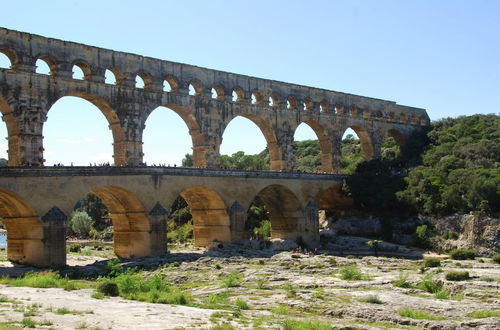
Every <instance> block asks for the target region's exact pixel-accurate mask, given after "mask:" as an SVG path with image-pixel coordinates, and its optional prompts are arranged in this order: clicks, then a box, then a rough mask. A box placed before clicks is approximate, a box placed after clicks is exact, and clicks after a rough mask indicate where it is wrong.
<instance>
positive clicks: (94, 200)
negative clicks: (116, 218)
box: [75, 193, 110, 231]
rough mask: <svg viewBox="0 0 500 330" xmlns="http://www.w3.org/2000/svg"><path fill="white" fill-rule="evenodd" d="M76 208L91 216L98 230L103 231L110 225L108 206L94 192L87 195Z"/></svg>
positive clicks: (94, 226) (93, 224)
mask: <svg viewBox="0 0 500 330" xmlns="http://www.w3.org/2000/svg"><path fill="white" fill-rule="evenodd" d="M75 210H76V211H83V212H85V213H86V214H87V215H88V216H90V218H91V219H92V226H93V228H94V229H96V230H98V231H102V230H104V229H105V228H107V227H109V225H110V219H109V211H108V208H107V207H106V205H104V203H103V202H102V200H101V199H100V198H99V197H98V196H96V195H94V194H92V193H88V194H87V195H85V197H83V199H81V200H80V201H79V202H78V203H77V205H76V206H75Z"/></svg>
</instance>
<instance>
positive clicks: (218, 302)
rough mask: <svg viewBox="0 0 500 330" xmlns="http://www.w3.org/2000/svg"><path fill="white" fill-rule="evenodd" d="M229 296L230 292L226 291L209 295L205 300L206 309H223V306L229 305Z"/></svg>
mask: <svg viewBox="0 0 500 330" xmlns="http://www.w3.org/2000/svg"><path fill="white" fill-rule="evenodd" d="M229 295H230V292H229V291H227V290H226V291H222V292H219V293H214V294H211V295H209V296H208V297H207V299H206V303H207V305H208V308H211V309H220V308H223V307H225V306H224V305H227V304H229Z"/></svg>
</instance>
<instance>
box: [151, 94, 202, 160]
mask: <svg viewBox="0 0 500 330" xmlns="http://www.w3.org/2000/svg"><path fill="white" fill-rule="evenodd" d="M159 107H165V108H167V109H169V110H172V111H174V112H175V113H176V114H177V115H179V117H181V119H182V120H183V121H184V123H185V124H186V126H187V127H188V129H189V135H190V136H191V140H192V149H193V167H204V168H205V167H207V145H206V141H205V138H204V137H203V134H202V131H201V127H200V124H199V123H198V121H197V120H196V117H195V116H194V115H193V113H192V112H191V111H190V110H189V109H188V108H186V107H183V106H181V105H178V104H173V103H166V104H161V105H159V106H157V107H155V108H154V109H152V110H151V111H149V112H147V113H145V115H144V116H143V117H142V126H143V127H144V128H146V127H145V126H146V121H147V119H148V117H149V116H150V115H151V113H153V111H156V110H157V109H158V108H159Z"/></svg>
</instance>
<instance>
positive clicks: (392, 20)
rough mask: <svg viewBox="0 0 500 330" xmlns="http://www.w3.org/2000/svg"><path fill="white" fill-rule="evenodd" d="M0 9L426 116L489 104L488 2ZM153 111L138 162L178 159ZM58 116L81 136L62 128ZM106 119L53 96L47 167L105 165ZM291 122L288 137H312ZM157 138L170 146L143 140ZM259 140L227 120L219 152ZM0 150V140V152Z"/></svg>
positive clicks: (82, 4)
mask: <svg viewBox="0 0 500 330" xmlns="http://www.w3.org/2000/svg"><path fill="white" fill-rule="evenodd" d="M0 8H1V13H2V14H1V21H0V26H2V27H6V28H9V29H15V30H20V31H25V32H31V33H35V34H40V35H43V36H47V37H53V38H59V39H64V40H70V41H75V42H81V43H85V44H89V45H95V46H99V47H105V48H110V49H114V50H120V51H126V52H132V53H137V54H141V55H147V56H152V57H156V58H160V59H166V60H171V61H176V62H183V63H189V64H194V65H198V66H204V67H208V68H213V69H219V70H224V71H230V72H235V73H241V74H247V75H252V76H257V77H262V78H269V79H276V80H281V81H286V82H293V83H298V84H304V85H310V86H314V87H320V88H326V89H331V90H335V91H341V92H347V93H353V94H359V95H366V96H371V97H376V98H382V99H388V100H393V101H396V102H397V103H399V104H403V105H411V106H415V107H422V108H425V109H427V112H428V114H429V116H430V117H431V119H432V120H436V119H439V118H443V117H448V116H451V117H456V116H459V115H470V114H474V113H499V112H500V82H499V79H500V78H499V77H500V19H499V18H498V17H499V15H500V1H495V0H493V1H482V0H475V1H457V0H453V1H443V0H441V1H430V0H429V1H424V0H419V1H410V0H405V1H403V0H398V1H383V0H377V1H375V0H374V1H369V0H365V1H334V0H330V1H296V0H283V1H278V0H275V1H272V0H267V1H259V0H254V1H235V0H233V1H229V0H227V1H222V0H212V1H202V0H192V1H189V2H184V1H152V0H151V1H128V0H121V1H114V0H106V1H92V0H87V1H78V0H65V1H59V0H57V1H56V0H52V1H47V2H40V1H19V0H3V1H1V2H0ZM0 64H1V62H0ZM75 113H78V114H80V113H81V114H83V113H85V117H84V118H85V119H82V116H81V115H75ZM153 115H154V116H155V117H154V118H153V119H151V120H148V122H147V123H146V124H147V129H146V132H145V137H144V140H145V145H144V149H145V153H146V160H148V162H165V163H171V164H173V163H177V164H179V163H180V159H181V158H182V156H183V155H184V154H185V153H186V152H190V147H191V142H190V138H189V136H188V133H187V128H186V127H185V126H184V124H183V122H182V121H181V120H180V118H178V117H176V115H174V114H173V112H172V111H167V110H165V109H163V110H161V109H160V111H155V112H153ZM70 122H71V123H74V124H78V125H80V126H81V127H82V130H81V132H78V131H77V130H74V129H73V130H71V131H65V130H64V129H63V127H64V126H68V123H70ZM63 123H64V124H63ZM106 127H107V123H106V121H105V119H104V117H103V116H102V115H101V114H100V112H99V111H98V110H96V109H95V108H93V107H92V106H91V105H89V104H88V103H86V102H84V101H76V102H75V101H74V100H71V99H70V98H67V99H62V100H60V101H58V102H57V103H56V105H55V106H54V107H53V109H51V110H50V111H49V119H48V122H47V123H46V128H45V130H44V136H45V142H46V143H45V149H46V158H47V160H48V161H47V163H48V164H51V163H52V162H63V163H65V164H69V163H70V162H71V161H72V160H73V161H74V162H75V165H76V164H77V163H81V164H87V163H88V162H94V161H95V162H99V161H107V160H109V161H111V157H110V154H111V134H110V132H109V130H107V128H106ZM301 130H302V132H300V133H297V135H296V138H297V139H304V138H309V137H313V135H312V131H311V130H308V129H307V127H306V128H303V129H302V127H301ZM0 134H3V136H5V128H4V127H2V128H1V130H0ZM249 137H251V138H249ZM168 139H170V140H171V139H174V140H175V141H177V143H176V145H165V144H164V143H161V144H158V145H154V143H153V142H152V141H155V140H156V141H160V140H161V141H165V140H168ZM2 140H3V139H2ZM233 142H234V143H233ZM264 146H265V142H264V139H263V137H262V136H261V134H260V133H259V131H258V129H257V128H256V127H255V126H253V124H251V123H249V122H245V120H239V123H238V122H235V123H231V124H230V126H229V127H228V130H227V131H226V133H225V134H224V142H223V145H222V152H223V153H232V152H235V151H237V150H244V151H245V152H247V153H256V152H259V151H260V150H262V149H263V148H264ZM5 149H6V146H5V143H4V142H2V143H1V144H0V150H1V151H2V153H1V154H0V157H5V156H4V155H5V153H4V150H5Z"/></svg>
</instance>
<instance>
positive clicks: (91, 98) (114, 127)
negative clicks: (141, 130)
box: [47, 92, 127, 166]
mask: <svg viewBox="0 0 500 330" xmlns="http://www.w3.org/2000/svg"><path fill="white" fill-rule="evenodd" d="M66 96H72V97H77V98H81V99H83V100H85V101H88V102H90V103H92V104H93V105H95V106H96V107H97V108H98V109H99V110H100V111H101V113H102V114H103V115H104V117H105V118H106V120H107V121H108V124H109V126H108V127H109V129H110V130H111V133H112V136H113V159H114V164H115V165H116V166H124V165H127V157H126V145H125V143H126V137H125V130H124V129H123V127H122V125H121V123H120V119H119V118H118V115H117V113H116V111H115V110H114V109H113V108H112V107H111V105H110V104H109V103H108V102H107V101H106V100H105V99H103V98H102V97H99V96H97V95H95V94H91V93H84V92H68V93H65V94H63V95H61V96H60V97H59V98H57V99H55V100H54V101H53V102H52V103H51V104H48V105H47V109H48V112H50V109H51V108H52V107H53V105H54V104H55V103H56V102H57V101H59V100H61V99H62V98H63V97H66ZM48 112H47V113H48Z"/></svg>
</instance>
